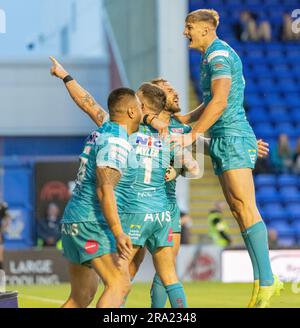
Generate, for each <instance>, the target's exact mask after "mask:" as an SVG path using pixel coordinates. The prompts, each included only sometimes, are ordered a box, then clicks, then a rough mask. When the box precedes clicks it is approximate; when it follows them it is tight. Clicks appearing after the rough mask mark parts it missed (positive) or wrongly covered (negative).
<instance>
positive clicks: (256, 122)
mask: <svg viewBox="0 0 300 328" xmlns="http://www.w3.org/2000/svg"><path fill="white" fill-rule="evenodd" d="M297 5H299V0H217V1H213V5H212V3H211V1H209V0H190V10H195V9H199V8H211V7H213V8H215V9H216V10H218V11H219V13H220V15H221V24H220V27H219V35H220V37H221V38H222V39H224V40H225V41H227V42H228V43H229V44H230V45H231V46H232V47H233V48H234V49H235V50H236V51H237V53H238V54H239V55H240V57H241V59H242V61H243V66H244V75H245V79H246V90H245V108H246V110H247V117H248V119H249V121H250V123H251V125H252V127H253V129H254V131H255V133H256V135H257V137H258V138H264V139H265V140H267V141H268V142H269V144H270V146H271V148H273V147H275V145H276V143H277V138H278V136H279V134H280V133H286V134H287V135H288V136H289V138H290V145H291V147H295V145H296V142H297V139H298V138H299V137H300V101H299V95H300V78H299V72H300V62H299V58H300V51H299V48H300V44H299V42H298V43H296V42H285V43H284V42H280V41H279V36H280V31H281V24H282V15H283V13H285V12H291V11H292V10H293V9H294V8H297ZM244 9H248V10H251V11H252V12H254V13H256V14H258V16H259V17H264V18H265V19H267V20H268V21H269V22H270V24H271V27H272V38H273V40H272V41H271V42H269V43H265V42H240V41H238V40H237V38H236V35H235V28H234V27H235V25H236V24H237V23H238V21H239V15H240V12H241V11H243V10H244ZM190 67H191V77H192V81H193V83H194V85H195V91H196V92H197V94H198V96H199V98H200V99H201V98H202V92H201V86H200V84H199V81H200V55H199V54H197V53H195V52H194V51H191V52H190ZM255 185H256V191H257V203H258V207H259V209H260V210H261V213H262V215H263V217H264V218H265V219H266V222H267V223H268V225H269V226H270V227H273V228H275V229H276V230H277V231H278V234H279V241H280V244H281V245H284V246H287V247H288V246H293V245H294V244H296V243H298V244H299V245H300V177H299V176H297V175H293V174H281V175H278V176H276V175H274V174H259V175H257V176H256V177H255Z"/></svg>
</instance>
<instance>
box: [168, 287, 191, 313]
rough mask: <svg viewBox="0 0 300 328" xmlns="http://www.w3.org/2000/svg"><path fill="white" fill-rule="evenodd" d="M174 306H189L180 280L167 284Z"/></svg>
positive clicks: (171, 302)
mask: <svg viewBox="0 0 300 328" xmlns="http://www.w3.org/2000/svg"><path fill="white" fill-rule="evenodd" d="M166 291H167V293H168V296H169V300H170V304H171V307H172V308H187V304H186V297H185V293H184V289H183V286H182V284H181V283H180V282H177V283H176V284H172V285H168V286H166Z"/></svg>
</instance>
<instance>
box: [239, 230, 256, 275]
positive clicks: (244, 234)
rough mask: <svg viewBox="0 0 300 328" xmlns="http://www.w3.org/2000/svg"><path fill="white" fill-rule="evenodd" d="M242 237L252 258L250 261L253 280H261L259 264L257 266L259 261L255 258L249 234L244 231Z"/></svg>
mask: <svg viewBox="0 0 300 328" xmlns="http://www.w3.org/2000/svg"><path fill="white" fill-rule="evenodd" d="M242 236H243V238H244V242H245V245H246V248H247V250H248V253H249V256H250V259H251V263H252V268H253V278H254V280H259V269H258V264H257V260H256V257H255V254H254V252H253V249H252V246H251V243H250V240H249V238H248V235H247V232H246V231H243V232H242Z"/></svg>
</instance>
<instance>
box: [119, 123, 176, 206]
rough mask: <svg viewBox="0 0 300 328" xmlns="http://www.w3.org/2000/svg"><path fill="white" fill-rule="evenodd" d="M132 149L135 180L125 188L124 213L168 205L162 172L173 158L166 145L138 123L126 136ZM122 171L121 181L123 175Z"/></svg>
mask: <svg viewBox="0 0 300 328" xmlns="http://www.w3.org/2000/svg"><path fill="white" fill-rule="evenodd" d="M129 140H130V144H131V145H132V147H133V148H134V149H135V152H136V159H137V163H138V168H137V169H133V170H135V171H136V172H137V175H136V180H135V183H134V184H133V185H132V186H131V188H130V189H127V190H126V191H127V194H128V203H127V205H126V209H125V213H158V212H163V211H166V210H167V209H168V203H169V200H168V196H167V193H166V182H165V174H166V169H167V168H168V166H169V165H170V161H171V159H172V158H173V152H170V146H169V145H168V144H165V143H164V142H163V141H162V140H161V139H160V138H159V135H158V132H157V131H156V130H155V129H153V128H152V127H149V126H146V125H144V124H141V125H140V129H139V131H138V132H137V133H135V134H132V135H131V136H130V138H129ZM129 172H130V170H129V171H127V172H126V173H125V175H124V179H123V181H124V184H125V183H126V185H128V184H129V183H128V182H126V176H127V174H129Z"/></svg>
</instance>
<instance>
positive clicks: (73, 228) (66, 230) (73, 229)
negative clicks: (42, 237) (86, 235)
mask: <svg viewBox="0 0 300 328" xmlns="http://www.w3.org/2000/svg"><path fill="white" fill-rule="evenodd" d="M61 233H62V234H64V235H69V236H77V235H78V233H79V230H78V224H76V223H73V224H62V225H61Z"/></svg>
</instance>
